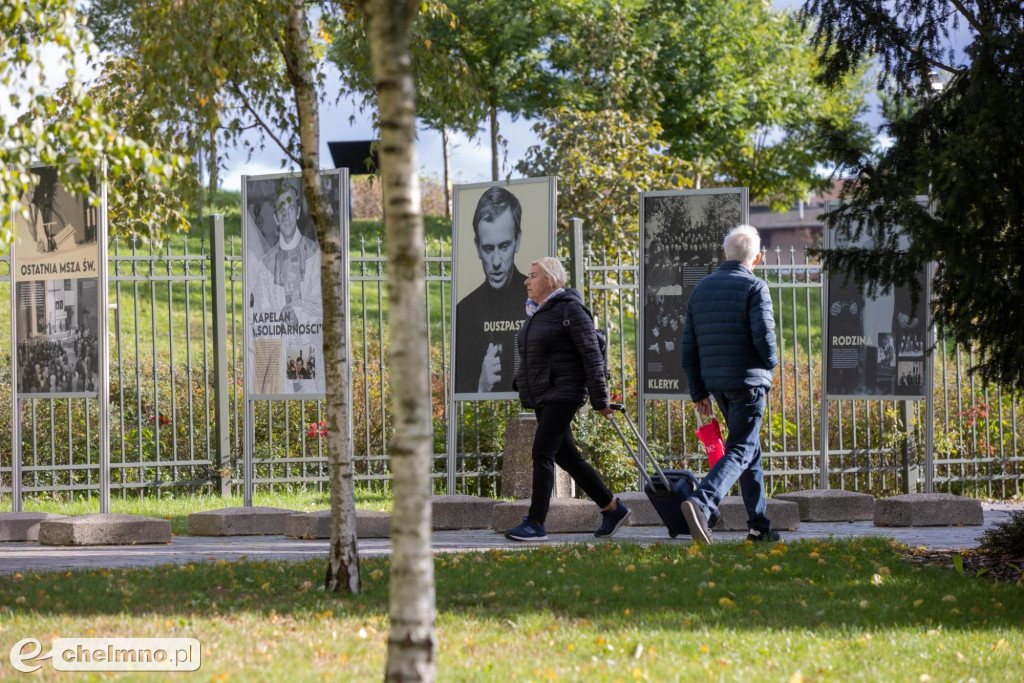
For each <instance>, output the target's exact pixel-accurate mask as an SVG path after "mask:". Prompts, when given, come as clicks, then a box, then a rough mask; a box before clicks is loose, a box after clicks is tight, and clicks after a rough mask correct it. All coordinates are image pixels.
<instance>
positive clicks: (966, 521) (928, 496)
mask: <svg viewBox="0 0 1024 683" xmlns="http://www.w3.org/2000/svg"><path fill="white" fill-rule="evenodd" d="M874 519H875V526H961V525H963V526H980V525H981V524H983V523H984V521H985V517H984V511H983V510H982V507H981V501H980V500H975V499H974V498H962V497H960V496H954V495H953V494H951V493H911V494H907V495H903V496H893V497H892V498H880V499H879V500H877V501H876V502H875V515H874Z"/></svg>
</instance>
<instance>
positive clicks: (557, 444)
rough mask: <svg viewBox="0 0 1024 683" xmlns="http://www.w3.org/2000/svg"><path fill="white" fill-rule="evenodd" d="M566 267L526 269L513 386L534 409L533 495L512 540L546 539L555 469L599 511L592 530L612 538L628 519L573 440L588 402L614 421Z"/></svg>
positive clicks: (544, 263)
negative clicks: (578, 418)
mask: <svg viewBox="0 0 1024 683" xmlns="http://www.w3.org/2000/svg"><path fill="white" fill-rule="evenodd" d="M566 279H567V276H566V273H565V268H563V267H562V264H561V263H560V262H559V261H558V259H555V258H551V257H545V258H542V259H538V260H536V261H534V262H533V263H531V264H530V274H529V275H528V276H527V278H526V294H527V296H528V297H529V298H528V299H527V301H526V318H527V319H526V323H525V324H524V325H523V327H522V328H521V329H520V330H519V334H518V336H517V338H516V340H517V342H518V348H519V369H518V370H517V372H516V376H515V379H514V380H513V387H514V388H515V389H516V390H517V391H518V392H519V400H520V401H521V402H522V404H523V408H533V410H534V412H535V413H536V416H537V433H536V435H535V436H534V438H533V491H532V496H531V502H530V510H529V513H528V514H527V516H526V517H524V518H523V523H522V524H520V525H519V526H517V527H515V528H514V529H509V530H508V531H506V532H505V538H508V539H509V540H513V541H546V540H547V538H548V537H547V532H546V531H545V530H544V521H545V519H546V518H547V515H548V507H549V505H550V502H551V491H552V489H553V488H554V485H555V465H556V464H557V465H558V466H559V467H561V468H562V469H564V470H565V471H566V472H568V473H569V476H571V477H572V478H573V480H574V481H575V482H576V484H577V485H578V486H579V487H580V488H581V489H583V491H584V492H586V494H587V495H588V496H590V498H591V499H592V500H593V501H594V502H595V503H597V505H598V507H600V508H601V516H602V518H603V521H602V523H601V527H600V528H599V529H598V530H597V531H595V532H594V535H595V536H597V537H598V538H603V537H605V536H611V535H612V534H614V533H615V532H616V531H618V529H619V527H620V526H622V524H623V523H624V522H625V521H626V519H627V518H628V517H629V508H627V507H626V506H625V504H623V503H622V502H620V501H619V499H618V498H616V497H614V496H613V495H612V493H611V492H610V491H609V490H608V487H607V486H605V484H604V482H603V481H602V480H601V477H600V475H598V473H597V472H596V471H595V470H594V468H593V467H592V466H591V465H590V463H588V462H587V461H586V460H584V459H583V458H582V457H581V456H580V452H579V450H578V449H577V448H576V442H575V441H574V440H573V437H572V418H573V417H574V416H575V415H576V411H578V410H579V409H580V407H581V406H583V404H584V403H586V401H587V396H588V394H589V396H590V405H591V407H593V409H594V410H596V411H598V412H599V413H601V415H603V416H604V417H606V418H609V419H611V417H612V414H613V412H612V409H611V408H610V407H609V405H608V387H607V385H606V384H605V377H604V358H603V357H602V354H601V347H600V344H599V343H598V339H597V331H596V329H595V328H594V321H593V320H592V319H591V318H590V314H589V313H588V312H587V310H586V309H585V308H584V307H583V299H582V298H581V297H580V293H579V292H578V291H576V290H575V289H565V288H564V286H565V281H566Z"/></svg>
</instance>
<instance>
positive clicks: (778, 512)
mask: <svg viewBox="0 0 1024 683" xmlns="http://www.w3.org/2000/svg"><path fill="white" fill-rule="evenodd" d="M718 512H719V514H720V515H721V517H719V519H718V523H717V524H715V527H714V529H715V531H746V530H747V508H746V507H744V505H743V499H742V498H741V497H739V496H726V497H725V498H723V499H722V504H721V505H719V506H718ZM765 514H767V515H768V519H770V520H771V522H772V528H773V529H775V530H776V531H795V530H796V529H799V528H800V508H799V507H797V504H796V503H791V502H789V501H786V500H779V499H778V498H769V499H768V509H767V511H766V513H765Z"/></svg>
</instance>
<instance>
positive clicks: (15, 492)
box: [8, 209, 22, 512]
mask: <svg viewBox="0 0 1024 683" xmlns="http://www.w3.org/2000/svg"><path fill="white" fill-rule="evenodd" d="M10 214H11V215H10V220H11V224H12V225H13V224H14V210H13V209H11V212H10ZM14 247H15V244H14V240H11V246H10V251H9V252H8V258H9V259H10V261H9V264H10V265H9V267H8V275H9V276H10V283H9V285H10V292H11V298H10V304H11V306H10V314H11V317H10V321H11V348H12V349H13V352H12V353H11V512H21V451H22V448H21V399H20V398H19V397H18V344H17V339H18V333H17V329H18V286H17V283H16V282H15V279H16V278H15V277H14V266H15V257H14V252H15V249H14Z"/></svg>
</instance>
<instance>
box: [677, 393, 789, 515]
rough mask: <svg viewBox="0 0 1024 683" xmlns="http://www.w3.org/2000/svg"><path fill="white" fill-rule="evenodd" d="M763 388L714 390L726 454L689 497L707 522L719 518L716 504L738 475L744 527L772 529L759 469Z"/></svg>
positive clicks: (762, 478)
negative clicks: (723, 427)
mask: <svg viewBox="0 0 1024 683" xmlns="http://www.w3.org/2000/svg"><path fill="white" fill-rule="evenodd" d="M765 394H766V392H765V390H764V389H763V388H761V387H753V388H750V389H742V390H740V391H724V392H721V393H716V394H714V397H715V402H716V403H718V407H719V409H721V411H722V414H723V415H724V416H725V425H726V427H728V429H729V435H728V437H727V438H726V440H725V455H723V456H722V457H721V459H719V461H718V462H716V463H715V466H714V467H712V468H711V471H710V472H708V473H707V476H705V477H704V479H703V480H702V481H701V482H700V486H698V487H697V490H696V491H694V493H693V496H691V497H690V500H692V501H694V502H695V503H696V504H697V505H699V506H700V508H701V511H702V512H703V513H704V516H705V517H707V519H708V522H709V523H712V522H713V521H714V520H717V519H718V516H719V515H718V506H719V505H721V503H722V499H723V498H725V496H726V495H727V494H728V493H729V489H731V488H732V485H733V484H735V483H736V480H737V479H739V482H740V495H742V496H743V505H744V506H745V507H746V508H747V527H748V528H749V529H755V530H757V531H760V532H766V531H769V530H771V522H770V521H769V520H768V518H767V517H766V516H765V509H766V507H767V504H768V503H767V501H766V500H765V497H764V472H763V471H762V470H761V436H760V431H761V420H762V419H763V418H764V407H765Z"/></svg>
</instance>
